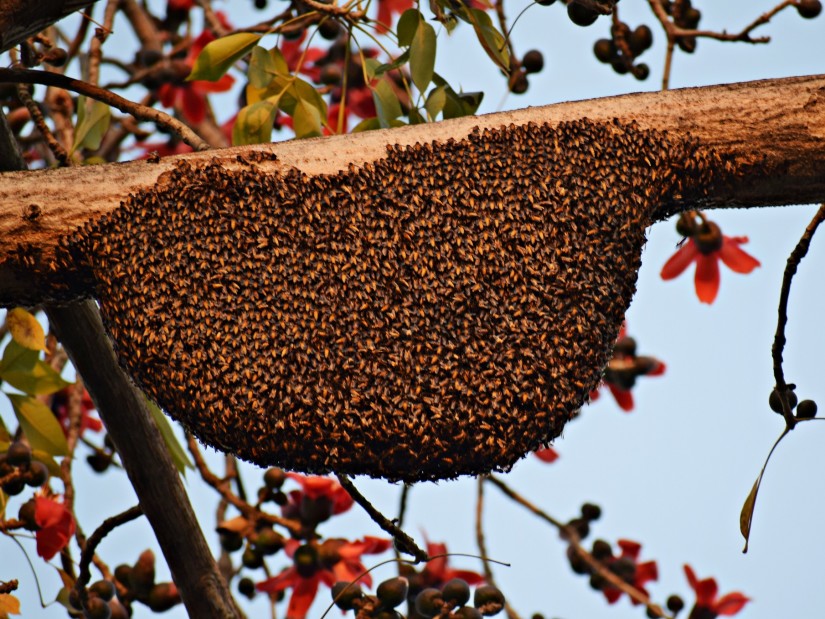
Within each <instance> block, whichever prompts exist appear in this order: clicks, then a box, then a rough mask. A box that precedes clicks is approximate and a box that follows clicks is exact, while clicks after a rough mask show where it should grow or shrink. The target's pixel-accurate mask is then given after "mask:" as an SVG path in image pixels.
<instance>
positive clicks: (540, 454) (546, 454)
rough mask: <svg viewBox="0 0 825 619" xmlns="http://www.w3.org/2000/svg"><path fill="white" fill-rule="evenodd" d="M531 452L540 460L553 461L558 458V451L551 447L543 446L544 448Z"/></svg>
mask: <svg viewBox="0 0 825 619" xmlns="http://www.w3.org/2000/svg"><path fill="white" fill-rule="evenodd" d="M533 454H534V455H535V456H536V457H537V458H538V459H539V460H541V461H542V462H547V463H548V464H549V463H551V462H555V461H556V460H558V459H559V452H557V451H556V450H555V449H553V448H552V447H545V448H544V449H536V451H534V452H533Z"/></svg>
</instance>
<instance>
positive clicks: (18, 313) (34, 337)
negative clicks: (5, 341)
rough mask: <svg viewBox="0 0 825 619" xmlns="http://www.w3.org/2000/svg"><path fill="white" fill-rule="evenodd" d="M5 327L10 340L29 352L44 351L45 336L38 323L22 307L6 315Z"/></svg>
mask: <svg viewBox="0 0 825 619" xmlns="http://www.w3.org/2000/svg"><path fill="white" fill-rule="evenodd" d="M6 325H7V326H8V328H9V333H11V337H12V339H13V340H14V341H15V342H17V343H18V344H20V345H21V346H23V347H24V348H28V349H29V350H46V334H45V333H44V332H43V326H42V325H41V324H40V321H39V320H37V318H35V317H34V315H32V314H30V313H29V312H27V311H26V310H24V309H23V308H22V307H15V308H14V309H12V310H9V311H8V313H7V314H6Z"/></svg>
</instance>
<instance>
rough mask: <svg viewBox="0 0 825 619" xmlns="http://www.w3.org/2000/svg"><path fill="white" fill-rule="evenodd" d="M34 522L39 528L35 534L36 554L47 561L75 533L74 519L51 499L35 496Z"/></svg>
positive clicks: (62, 547)
mask: <svg viewBox="0 0 825 619" xmlns="http://www.w3.org/2000/svg"><path fill="white" fill-rule="evenodd" d="M34 521H35V523H37V526H38V527H40V528H39V529H38V530H37V533H35V538H36V539H37V554H38V556H40V557H43V558H44V559H45V560H46V561H49V560H51V559H52V557H54V556H55V555H56V554H57V553H58V552H60V551H61V550H63V549H64V548H65V547H66V545H67V544H68V543H69V540H71V539H72V535H74V532H75V523H74V517H73V516H72V514H71V512H70V511H69V510H68V509H66V506H65V505H64V504H63V503H60V502H58V501H56V500H55V499H53V498H51V497H45V496H36V497H35V498H34Z"/></svg>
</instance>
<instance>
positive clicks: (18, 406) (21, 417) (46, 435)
mask: <svg viewBox="0 0 825 619" xmlns="http://www.w3.org/2000/svg"><path fill="white" fill-rule="evenodd" d="M6 395H7V396H8V398H9V400H11V405H12V408H13V409H14V414H15V415H16V416H17V421H18V423H19V424H20V427H21V428H23V434H25V435H26V438H27V439H28V440H29V444H30V445H31V447H32V450H38V451H42V452H45V453H46V454H48V455H49V456H52V457H54V456H65V455H66V454H67V453H68V447H67V445H66V436H65V435H64V434H63V428H61V427H60V423H59V422H58V421H57V418H55V416H54V414H53V413H52V411H51V409H50V408H49V407H48V406H46V405H45V404H43V402H41V401H40V400H37V399H35V398H33V397H31V396H27V395H18V394H15V393H7V394H6Z"/></svg>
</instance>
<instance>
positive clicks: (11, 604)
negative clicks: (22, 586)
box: [0, 593, 20, 615]
mask: <svg viewBox="0 0 825 619" xmlns="http://www.w3.org/2000/svg"><path fill="white" fill-rule="evenodd" d="M0 613H2V614H6V615H19V614H20V600H18V599H17V598H16V597H14V596H13V595H12V594H11V593H0Z"/></svg>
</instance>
